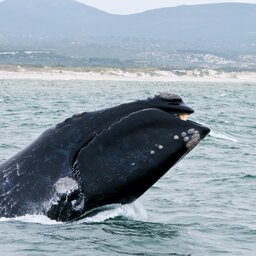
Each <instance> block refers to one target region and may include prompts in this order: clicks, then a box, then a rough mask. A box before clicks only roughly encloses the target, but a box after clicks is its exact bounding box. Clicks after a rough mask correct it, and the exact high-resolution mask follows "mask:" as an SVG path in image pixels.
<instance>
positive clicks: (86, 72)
mask: <svg viewBox="0 0 256 256" xmlns="http://www.w3.org/2000/svg"><path fill="white" fill-rule="evenodd" d="M0 79H2V80H3V79H5V80H6V79H8V80H9V79H32V80H89V81H104V80H105V81H162V82H176V81H195V82H200V81H202V82H211V81H212V82H256V71H255V72H251V71H241V72H224V71H216V70H211V69H202V70H198V69H195V70H173V71H163V70H157V69H155V70H153V69H127V70H122V69H112V68H102V69H101V68H91V69H86V68H84V69H79V68H70V69H67V68H66V69H61V68H26V69H25V68H21V67H14V68H13V67H12V68H10V67H7V68H6V67H5V68H1V67H0Z"/></svg>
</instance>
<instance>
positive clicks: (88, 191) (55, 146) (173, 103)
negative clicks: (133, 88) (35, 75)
mask: <svg viewBox="0 0 256 256" xmlns="http://www.w3.org/2000/svg"><path fill="white" fill-rule="evenodd" d="M191 113H193V110H192V109H191V108H189V107H188V106H186V105H185V104H184V102H183V101H182V99H181V98H180V97H179V96H177V95H173V94H162V95H159V96H156V97H154V98H152V99H147V100H142V101H137V102H132V103H127V104H123V105H120V106H117V107H114V108H110V109H105V110H101V111H96V112H90V113H87V112H85V113H82V114H79V115H76V116H73V117H72V118H70V119H67V120H66V121H64V122H63V123H61V124H58V125H57V126H56V127H54V128H51V129H49V130H47V131H46V132H45V133H43V134H42V135H41V136H40V137H39V138H38V139H37V140H36V141H35V142H33V143H32V144H31V145H29V146H28V147H27V148H25V149H24V150H22V151H21V152H19V153H18V154H16V155H15V156H14V157H12V158H11V159H9V160H7V161H5V162H4V163H3V164H1V165H0V216H5V217H11V216H20V215H24V214H31V213H43V214H46V215H48V216H49V217H50V218H52V219H56V220H62V221H68V220H72V219H75V218H78V217H81V216H82V215H83V214H84V213H86V212H87V211H89V210H91V209H93V208H95V207H99V206H103V205H106V204H113V203H122V204H125V203H130V202H132V201H134V200H136V199H137V198H138V197H139V196H141V195H142V194H143V193H144V192H145V191H147V190H148V189H149V188H150V187H151V186H152V185H153V184H154V183H155V182H156V181H157V180H158V179H159V178H161V177H162V176H163V175H164V174H165V173H166V172H167V171H168V170H169V169H170V168H171V167H172V166H173V165H174V164H175V163H177V162H178V161H179V160H180V159H181V158H182V157H184V156H185V155H186V154H187V153H188V152H189V151H191V150H192V149H193V148H194V147H195V146H196V145H197V144H198V143H199V141H200V140H201V139H203V138H204V137H205V136H206V135H207V134H208V133H209V129H208V128H207V127H204V126H202V125H199V124H196V123H193V122H191V121H184V120H181V119H180V118H179V115H182V116H184V114H191Z"/></svg>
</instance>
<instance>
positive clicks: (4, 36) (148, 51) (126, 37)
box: [0, 0, 256, 66]
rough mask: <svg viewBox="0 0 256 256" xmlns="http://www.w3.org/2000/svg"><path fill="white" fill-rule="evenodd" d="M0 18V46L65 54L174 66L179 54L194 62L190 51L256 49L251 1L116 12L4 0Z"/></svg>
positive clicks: (62, 1) (64, 2)
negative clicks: (117, 13) (124, 13)
mask: <svg viewBox="0 0 256 256" xmlns="http://www.w3.org/2000/svg"><path fill="white" fill-rule="evenodd" d="M0 24H1V26H0V51H13V50H15V51H25V50H43V51H44V50H46V51H50V52H54V54H55V56H57V55H58V54H61V55H63V56H65V57H69V58H85V59H90V58H93V59H94V60H95V58H99V59H101V60H104V61H103V62H105V60H106V59H112V60H114V61H116V60H117V62H118V61H121V62H123V61H125V62H126V63H129V62H132V63H134V62H135V61H136V62H137V63H138V62H141V63H151V64H152V63H155V64H154V65H160V64H159V63H161V65H163V66H172V64H170V63H172V62H173V60H174V59H177V58H178V57H177V55H179V56H184V58H187V59H188V58H189V59H190V60H186V61H187V62H189V61H190V62H191V63H192V64H193V61H194V57H188V55H189V56H190V55H191V54H190V53H193V54H194V55H196V56H199V55H200V54H201V53H202V54H212V55H217V57H221V58H227V57H228V58H233V59H234V58H240V57H239V55H250V54H256V47H255V46H256V5H255V4H242V3H221V4H201V5H191V6H190V5H183V6H177V7H168V8H160V9H155V10H149V11H145V12H142V13H139V14H130V15H116V14H110V13H106V12H104V11H101V10H99V9H97V8H94V7H90V6H87V5H85V4H82V3H79V2H76V1H74V0H5V1H4V2H1V3H0ZM198 52H199V53H200V52H201V53H200V54H199V55H198ZM56 54H57V55H56ZM194 55H193V56H194ZM170 56H171V57H170ZM38 58H39V57H38ZM56 58H57V57H56ZM197 58H198V57H196V59H197ZM200 58H201V57H200ZM233 59H232V60H233ZM247 59H248V58H247ZM112 60H111V61H112ZM179 61H180V62H181V63H182V60H179ZM0 62H1V58H0ZM174 62H175V61H174ZM194 62H197V60H196V61H194ZM228 62H229V63H230V61H228ZM143 65H144V64H143ZM145 65H150V64H145Z"/></svg>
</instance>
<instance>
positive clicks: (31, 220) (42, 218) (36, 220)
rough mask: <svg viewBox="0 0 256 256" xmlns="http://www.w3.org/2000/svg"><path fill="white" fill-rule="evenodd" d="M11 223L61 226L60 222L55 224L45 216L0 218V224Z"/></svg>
mask: <svg viewBox="0 0 256 256" xmlns="http://www.w3.org/2000/svg"><path fill="white" fill-rule="evenodd" d="M11 221H19V222H28V223H38V224H43V225H56V224H61V222H57V221H55V220H51V219H49V218H48V217H47V216H45V215H36V214H35V215H24V216H21V217H15V218H5V217H2V218H0V222H11Z"/></svg>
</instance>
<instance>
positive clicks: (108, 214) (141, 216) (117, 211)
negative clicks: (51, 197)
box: [0, 202, 147, 225]
mask: <svg viewBox="0 0 256 256" xmlns="http://www.w3.org/2000/svg"><path fill="white" fill-rule="evenodd" d="M119 216H123V217H126V218H128V219H133V220H146V219H147V212H146V210H145V209H144V207H143V205H142V204H141V203H139V202H135V203H133V204H129V205H119V204H117V205H112V206H111V207H108V208H105V209H104V208H102V209H101V210H99V211H97V213H96V214H95V215H93V216H92V217H86V218H84V219H81V220H79V221H78V222H77V223H98V222H104V221H106V220H109V219H113V218H116V217H119ZM15 221H18V222H25V223H37V224H42V225H59V224H63V222H58V221H55V220H51V219H49V218H48V217H47V216H45V215H36V214H34V215H24V216H21V217H14V218H5V217H2V218H0V222H15Z"/></svg>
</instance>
